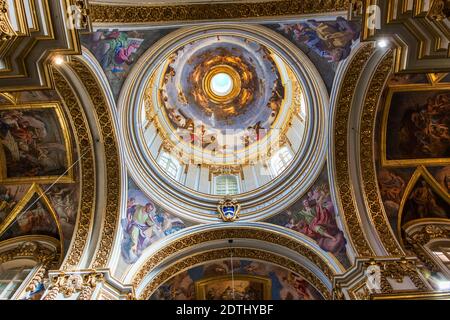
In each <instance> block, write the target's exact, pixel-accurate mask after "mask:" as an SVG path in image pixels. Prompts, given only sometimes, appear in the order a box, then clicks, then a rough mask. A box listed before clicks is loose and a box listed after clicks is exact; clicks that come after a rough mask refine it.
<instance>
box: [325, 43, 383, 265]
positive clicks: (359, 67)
mask: <svg viewBox="0 0 450 320" xmlns="http://www.w3.org/2000/svg"><path fill="white" fill-rule="evenodd" d="M374 50H375V48H374V45H373V44H372V43H368V44H365V45H364V46H363V47H361V49H359V50H358V52H357V53H356V54H355V56H354V57H353V59H352V61H351V62H350V65H349V66H348V68H347V71H346V73H345V75H344V78H343V80H342V85H341V89H340V92H339V95H338V99H337V106H336V111H335V128H334V146H335V147H334V159H336V160H335V168H336V187H337V196H338V197H339V198H340V203H341V206H342V210H340V212H342V213H343V215H342V216H343V219H344V221H345V224H346V226H347V229H348V233H349V235H350V241H351V242H352V244H353V247H354V249H355V250H356V252H357V254H358V255H362V256H372V255H373V251H372V249H371V248H370V246H369V244H368V242H367V239H366V238H365V236H364V232H363V228H362V225H361V221H360V219H359V217H358V211H357V208H356V205H355V198H354V194H353V189H352V181H351V178H350V169H349V155H348V149H349V145H348V121H349V117H350V110H351V104H352V99H353V96H354V94H355V90H356V83H357V82H358V79H359V77H360V75H361V73H362V71H363V68H364V66H365V64H366V62H367V61H368V59H369V58H370V56H371V55H372V53H373V52H374Z"/></svg>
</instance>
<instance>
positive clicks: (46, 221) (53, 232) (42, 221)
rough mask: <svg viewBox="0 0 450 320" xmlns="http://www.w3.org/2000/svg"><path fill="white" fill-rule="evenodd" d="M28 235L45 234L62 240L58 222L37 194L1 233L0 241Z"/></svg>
mask: <svg viewBox="0 0 450 320" xmlns="http://www.w3.org/2000/svg"><path fill="white" fill-rule="evenodd" d="M26 235H45V236H49V237H53V238H55V239H58V240H60V233H59V228H58V224H57V222H56V220H55V219H54V217H53V215H52V213H51V212H50V209H49V208H48V207H47V206H46V204H45V203H44V201H42V200H41V199H40V197H39V196H38V195H37V194H35V195H33V197H31V199H30V200H29V201H28V202H27V203H26V204H25V206H24V208H23V209H22V210H21V211H19V212H18V215H17V217H16V219H15V220H14V221H13V223H11V224H10V226H9V227H8V229H7V230H6V231H5V232H4V233H3V234H2V235H1V237H0V241H3V240H7V239H11V238H15V237H20V236H26Z"/></svg>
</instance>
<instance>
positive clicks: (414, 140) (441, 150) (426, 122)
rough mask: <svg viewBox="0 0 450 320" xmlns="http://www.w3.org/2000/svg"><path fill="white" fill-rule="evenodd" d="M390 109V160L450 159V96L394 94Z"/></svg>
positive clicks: (387, 136)
mask: <svg viewBox="0 0 450 320" xmlns="http://www.w3.org/2000/svg"><path fill="white" fill-rule="evenodd" d="M390 105H391V108H390V111H389V117H388V120H387V130H386V158H387V159H388V160H404V159H418V158H419V159H420V158H447V157H450V131H449V128H450V93H449V92H446V91H437V90H436V91H434V90H433V91H415V92H411V91H408V92H394V94H393V96H392V100H391V102H390Z"/></svg>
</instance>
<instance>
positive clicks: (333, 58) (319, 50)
mask: <svg viewBox="0 0 450 320" xmlns="http://www.w3.org/2000/svg"><path fill="white" fill-rule="evenodd" d="M268 26H269V27H270V28H271V29H273V30H275V31H277V32H279V33H280V34H282V35H283V36H285V37H287V38H288V39H289V40H291V41H292V42H293V43H295V44H296V45H297V46H298V47H299V48H300V49H301V50H302V51H303V52H305V53H306V54H307V55H308V57H309V58H310V59H311V61H313V62H314V64H315V65H316V67H317V69H318V70H319V72H320V74H321V76H322V78H323V79H324V81H325V84H326V85H327V88H328V91H329V92H331V87H332V85H333V80H334V76H335V73H336V68H337V65H338V63H339V62H340V61H343V60H345V59H346V58H347V57H348V56H349V55H350V52H351V50H352V47H353V44H354V43H355V42H357V41H358V39H359V36H360V31H361V26H360V24H359V23H358V22H356V21H347V20H346V18H344V17H341V16H338V17H336V18H335V19H329V20H328V19H325V20H319V19H317V20H316V19H305V20H300V21H298V22H295V23H292V22H288V23H284V22H280V23H277V24H269V25H268Z"/></svg>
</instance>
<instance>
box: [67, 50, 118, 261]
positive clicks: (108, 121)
mask: <svg viewBox="0 0 450 320" xmlns="http://www.w3.org/2000/svg"><path fill="white" fill-rule="evenodd" d="M70 66H71V68H72V70H73V71H74V72H75V73H76V74H77V76H78V77H79V78H80V80H81V82H82V83H83V84H84V86H85V88H86V91H87V93H88V95H89V97H90V99H91V100H92V106H93V111H94V112H95V114H96V117H97V119H98V121H99V129H100V131H101V134H102V139H103V146H104V150H105V166H106V190H107V193H106V207H105V219H104V222H103V228H102V233H101V235H100V240H99V246H98V249H97V252H96V254H95V260H94V261H93V263H92V267H93V268H95V269H97V268H102V267H106V265H107V263H108V259H109V257H110V255H111V253H112V251H113V250H112V249H113V242H114V236H115V234H116V231H117V230H116V229H117V225H118V220H119V216H120V196H121V187H120V186H121V183H120V174H119V172H120V171H121V168H120V163H121V161H120V158H119V150H118V145H117V137H116V134H115V128H114V125H113V119H112V115H111V112H110V110H109V106H108V102H107V100H106V97H105V95H104V94H103V89H102V87H101V84H100V83H99V82H98V80H97V79H96V77H95V76H94V75H93V73H92V72H91V71H90V69H89V68H88V67H87V66H86V65H85V64H84V63H83V62H82V61H81V60H79V59H73V62H71V64H70Z"/></svg>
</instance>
